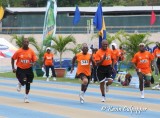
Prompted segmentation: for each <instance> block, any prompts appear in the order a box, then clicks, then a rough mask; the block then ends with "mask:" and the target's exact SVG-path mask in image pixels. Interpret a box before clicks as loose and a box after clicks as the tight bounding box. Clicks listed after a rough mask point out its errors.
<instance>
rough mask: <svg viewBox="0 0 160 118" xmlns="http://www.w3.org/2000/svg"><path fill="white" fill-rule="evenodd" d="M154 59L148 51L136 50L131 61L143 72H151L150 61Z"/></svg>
mask: <svg viewBox="0 0 160 118" xmlns="http://www.w3.org/2000/svg"><path fill="white" fill-rule="evenodd" d="M153 59H154V56H153V55H152V54H151V53H150V52H148V51H145V52H142V53H141V52H137V53H136V54H135V55H134V57H133V59H132V62H133V63H135V64H136V66H137V68H138V69H139V70H140V71H141V72H142V73H144V74H148V73H151V66H150V65H151V61H152V60H153Z"/></svg>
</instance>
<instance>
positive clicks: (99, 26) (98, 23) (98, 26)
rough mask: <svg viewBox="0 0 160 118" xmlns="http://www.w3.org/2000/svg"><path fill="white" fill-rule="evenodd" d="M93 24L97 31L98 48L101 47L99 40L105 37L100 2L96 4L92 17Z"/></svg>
mask: <svg viewBox="0 0 160 118" xmlns="http://www.w3.org/2000/svg"><path fill="white" fill-rule="evenodd" d="M93 24H94V25H95V26H96V29H97V30H98V31H99V48H101V42H102V40H103V39H106V26H105V21H104V17H103V11H102V5H101V2H99V4H98V8H97V11H96V13H95V17H94V19H93Z"/></svg>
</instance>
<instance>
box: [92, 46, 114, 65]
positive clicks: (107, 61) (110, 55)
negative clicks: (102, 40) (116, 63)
mask: <svg viewBox="0 0 160 118" xmlns="http://www.w3.org/2000/svg"><path fill="white" fill-rule="evenodd" d="M104 54H106V59H105V60H104V61H103V62H102V64H101V65H102V66H107V65H111V64H112V59H113V51H112V50H111V49H109V48H107V50H105V51H104V50H102V49H99V50H98V51H97V52H96V55H95V61H100V60H101V59H102V58H103V56H104Z"/></svg>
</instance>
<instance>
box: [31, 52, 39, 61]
mask: <svg viewBox="0 0 160 118" xmlns="http://www.w3.org/2000/svg"><path fill="white" fill-rule="evenodd" d="M37 59H38V58H37V56H36V54H35V53H34V52H33V51H32V60H33V62H35V61H37Z"/></svg>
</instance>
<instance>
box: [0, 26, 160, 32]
mask: <svg viewBox="0 0 160 118" xmlns="http://www.w3.org/2000/svg"><path fill="white" fill-rule="evenodd" d="M106 30H107V32H109V33H115V32H117V31H119V30H124V31H126V32H128V33H135V32H136V33H142V32H152V33H156V32H160V26H106ZM90 32H94V33H96V32H97V30H96V29H95V28H94V29H93V30H92V31H91V29H90V27H86V26H76V27H75V26H74V27H71V26H68V27H62V26H58V27H57V29H56V33H58V34H86V33H90ZM42 33H43V27H2V28H0V34H42Z"/></svg>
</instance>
